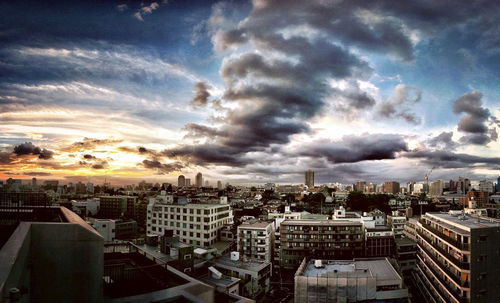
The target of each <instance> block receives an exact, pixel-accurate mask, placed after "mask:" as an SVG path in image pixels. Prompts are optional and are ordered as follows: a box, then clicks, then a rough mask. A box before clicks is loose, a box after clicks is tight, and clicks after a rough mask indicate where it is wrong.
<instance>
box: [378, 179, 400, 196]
mask: <svg viewBox="0 0 500 303" xmlns="http://www.w3.org/2000/svg"><path fill="white" fill-rule="evenodd" d="M382 192H383V193H386V194H398V193H399V182H396V181H386V182H384V184H383V185H382Z"/></svg>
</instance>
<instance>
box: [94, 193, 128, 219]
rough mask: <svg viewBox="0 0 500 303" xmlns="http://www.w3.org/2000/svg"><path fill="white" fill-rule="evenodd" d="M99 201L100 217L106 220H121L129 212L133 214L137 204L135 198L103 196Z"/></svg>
mask: <svg viewBox="0 0 500 303" xmlns="http://www.w3.org/2000/svg"><path fill="white" fill-rule="evenodd" d="M99 200H100V202H99V217H101V218H106V219H119V218H120V217H121V216H123V215H125V213H126V212H127V211H128V212H133V210H134V206H135V204H136V203H137V197H134V196H101V197H100V198H99Z"/></svg>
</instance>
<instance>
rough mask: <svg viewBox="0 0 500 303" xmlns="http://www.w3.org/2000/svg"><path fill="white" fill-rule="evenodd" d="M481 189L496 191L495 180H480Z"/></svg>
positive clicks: (490, 191) (489, 191)
mask: <svg viewBox="0 0 500 303" xmlns="http://www.w3.org/2000/svg"><path fill="white" fill-rule="evenodd" d="M479 191H485V192H488V193H494V192H495V187H494V186H493V182H491V181H488V180H481V181H479Z"/></svg>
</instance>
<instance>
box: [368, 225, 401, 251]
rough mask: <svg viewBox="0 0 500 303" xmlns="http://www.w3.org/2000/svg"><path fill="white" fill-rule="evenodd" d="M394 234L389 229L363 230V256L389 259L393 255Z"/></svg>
mask: <svg viewBox="0 0 500 303" xmlns="http://www.w3.org/2000/svg"><path fill="white" fill-rule="evenodd" d="M394 249H395V242H394V232H393V231H392V229H390V228H366V229H365V256H366V257H390V256H392V255H393V254H394Z"/></svg>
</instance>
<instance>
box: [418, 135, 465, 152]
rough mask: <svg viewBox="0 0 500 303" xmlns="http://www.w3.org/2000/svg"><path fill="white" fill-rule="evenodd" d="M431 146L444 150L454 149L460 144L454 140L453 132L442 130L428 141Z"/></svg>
mask: <svg viewBox="0 0 500 303" xmlns="http://www.w3.org/2000/svg"><path fill="white" fill-rule="evenodd" d="M426 143H427V145H428V146H429V147H433V148H437V149H442V150H454V149H456V148H457V146H458V144H457V143H456V142H455V141H453V132H452V131H450V132H442V133H440V134H439V135H437V136H435V137H433V138H430V139H428V140H427V141H426Z"/></svg>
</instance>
